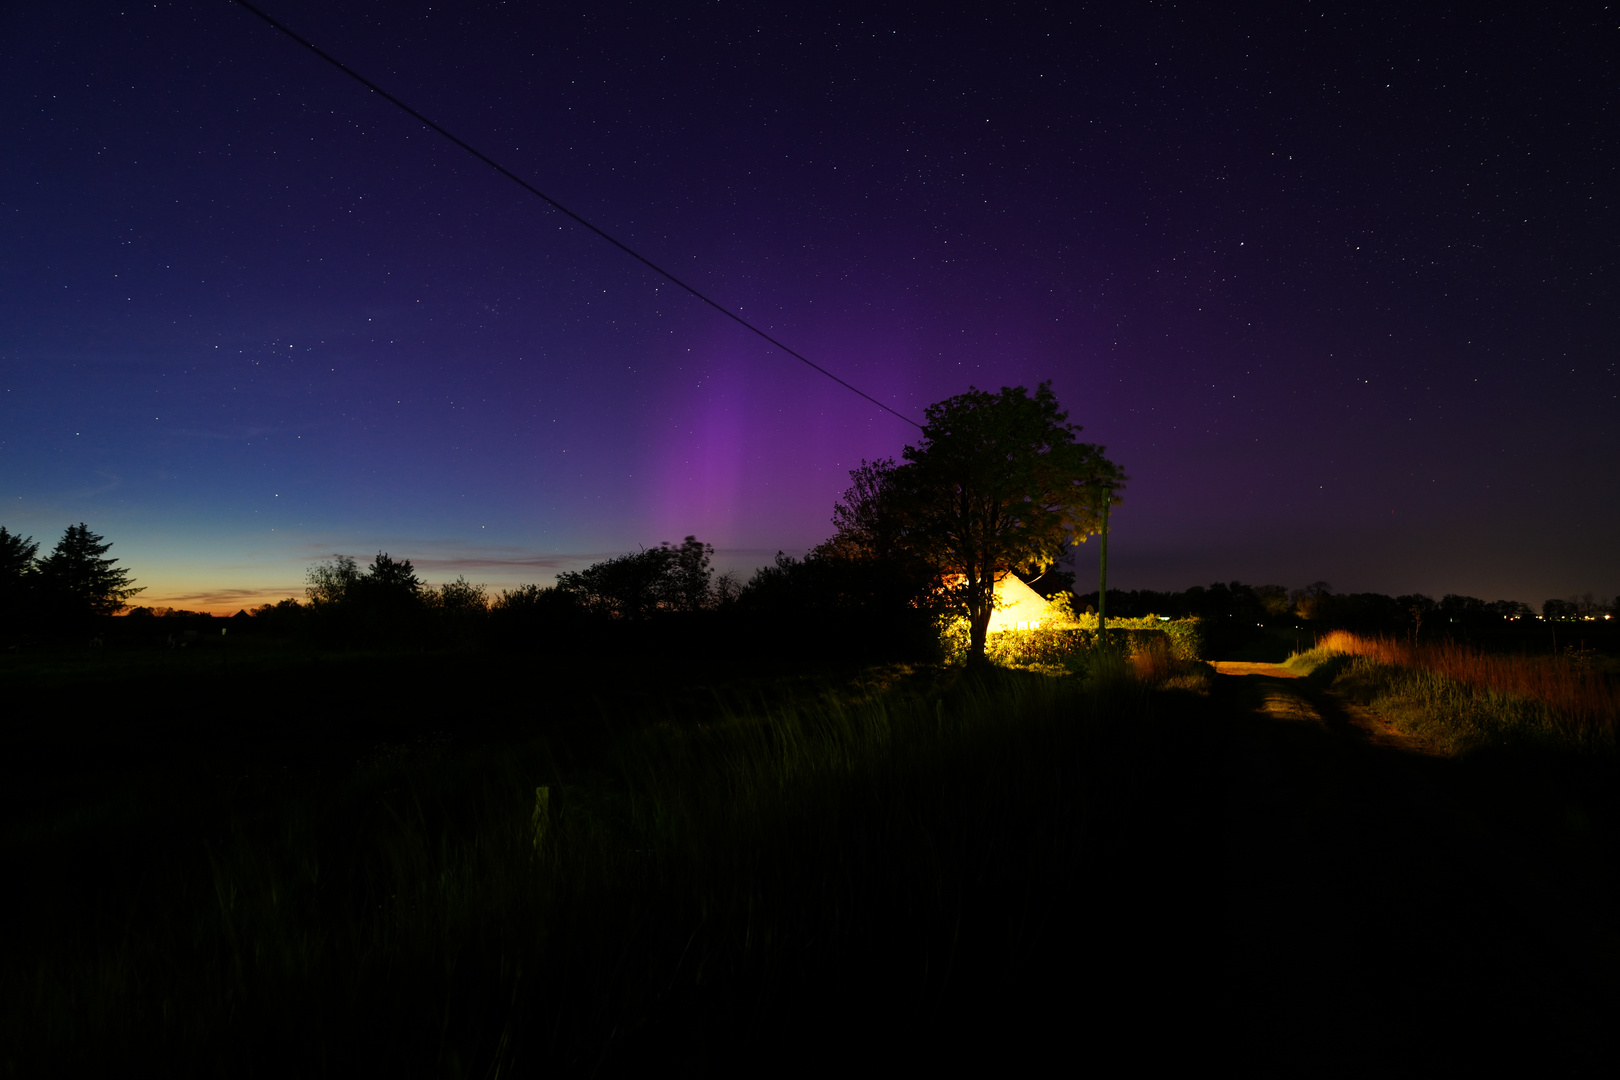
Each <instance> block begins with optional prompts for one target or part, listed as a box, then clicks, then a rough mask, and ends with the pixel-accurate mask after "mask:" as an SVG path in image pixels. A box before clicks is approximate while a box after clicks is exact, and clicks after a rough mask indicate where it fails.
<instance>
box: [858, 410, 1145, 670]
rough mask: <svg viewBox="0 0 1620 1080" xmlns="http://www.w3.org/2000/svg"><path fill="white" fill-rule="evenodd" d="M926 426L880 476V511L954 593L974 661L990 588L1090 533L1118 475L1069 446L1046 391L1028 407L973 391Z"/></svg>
mask: <svg viewBox="0 0 1620 1080" xmlns="http://www.w3.org/2000/svg"><path fill="white" fill-rule="evenodd" d="M925 418H926V420H927V423H925V424H924V425H923V439H922V442H921V443H919V444H918V445H917V446H907V447H906V448H905V452H904V454H903V455H902V456H903V457H904V458H905V460H906V464H905V465H901V466H899V467H897V468H895V469H892V470H888V471H887V473H886V476H885V477H884V479H883V481H882V486H883V487H885V488H887V489H888V493H887V494H885V495H883V496H880V498H879V500H878V505H879V506H881V507H883V508H885V510H886V511H889V512H892V513H893V514H895V515H896V518H897V520H896V530H897V535H898V543H899V544H901V545H902V546H904V547H905V548H906V549H908V550H909V551H911V552H913V553H914V554H916V555H918V556H921V557H922V558H924V559H926V560H928V561H929V562H930V563H931V564H932V565H933V566H934V567H935V568H936V569H937V570H938V572H939V573H941V574H942V575H946V576H948V577H950V578H951V579H952V580H954V581H955V582H956V584H955V585H954V587H953V590H952V591H953V593H954V595H955V596H956V598H957V599H958V600H959V601H960V602H961V604H962V606H963V607H964V608H965V609H966V612H967V617H968V628H969V658H970V659H972V660H975V661H982V660H983V659H984V646H985V637H986V633H987V631H988V629H989V625H990V614H991V612H992V611H993V610H994V607H995V583H996V580H997V579H998V578H999V577H1001V576H1002V575H1003V574H1006V573H1009V572H1011V571H1013V570H1015V569H1019V568H1042V567H1046V566H1049V565H1051V564H1052V563H1055V562H1057V560H1058V559H1059V558H1061V557H1062V556H1063V555H1064V554H1065V553H1066V552H1068V550H1069V549H1070V547H1072V546H1073V545H1074V544H1077V543H1080V542H1082V541H1084V540H1085V538H1086V537H1087V536H1088V535H1090V534H1092V533H1095V532H1097V531H1098V530H1099V529H1100V528H1101V527H1102V515H1103V508H1104V506H1105V505H1112V504H1114V503H1117V502H1118V501H1119V500H1118V495H1117V492H1118V491H1119V490H1120V489H1121V488H1123V486H1124V484H1125V475H1124V473H1123V472H1121V471H1120V469H1119V467H1118V466H1117V465H1115V464H1114V463H1113V462H1111V461H1109V460H1108V459H1107V458H1106V457H1104V456H1103V448H1102V447H1100V446H1096V445H1093V444H1090V443H1082V442H1079V441H1078V440H1077V439H1076V436H1077V435H1078V434H1079V433H1080V428H1079V426H1078V425H1075V424H1070V423H1068V418H1069V414H1068V413H1066V412H1064V411H1063V410H1062V409H1060V408H1059V407H1058V402H1057V397H1056V395H1054V394H1053V393H1052V384H1051V383H1049V382H1046V383H1041V384H1040V385H1039V386H1038V387H1036V389H1035V394H1034V396H1033V397H1031V396H1030V394H1029V392H1028V391H1027V390H1026V389H1024V388H1023V387H1021V386H1018V387H1005V386H1004V387H1002V388H1001V392H1000V393H996V394H992V393H989V392H988V391H983V390H978V389H975V388H969V390H968V392H967V393H965V394H958V395H957V396H956V397H952V398H947V399H946V400H944V401H941V402H937V403H935V404H933V405H930V406H929V407H928V409H927V411H926V413H925ZM890 508H892V510H890Z"/></svg>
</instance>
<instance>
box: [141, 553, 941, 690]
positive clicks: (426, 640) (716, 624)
mask: <svg viewBox="0 0 1620 1080" xmlns="http://www.w3.org/2000/svg"><path fill="white" fill-rule="evenodd" d="M713 554H714V548H713V547H712V546H711V545H709V544H705V543H702V542H701V541H699V540H697V539H696V538H695V537H690V536H689V537H687V538H686V540H685V541H684V542H683V543H681V544H679V545H672V544H669V543H664V544H661V545H659V546H658V547H654V548H646V549H643V550H641V551H637V552H631V553H629V554H626V555H622V556H619V557H617V558H613V559H608V560H605V561H603V562H599V563H596V564H594V565H592V566H590V567H587V568H586V569H584V570H580V571H575V572H569V573H563V574H560V575H558V578H557V583H556V584H555V585H552V586H540V585H524V586H520V587H518V588H516V589H503V590H500V591H499V592H497V593H495V594H494V595H493V596H492V595H490V593H489V591H488V590H487V589H486V588H485V587H484V586H483V585H476V584H472V583H470V582H468V581H467V580H466V579H465V578H457V579H456V580H455V581H452V582H449V583H446V584H444V585H441V586H438V587H433V586H431V585H429V584H427V583H426V582H424V581H422V580H421V578H420V577H419V576H418V575H417V573H416V571H415V568H414V567H413V566H412V565H411V563H410V561H409V560H395V559H394V558H393V557H392V556H390V555H389V554H387V553H386V552H379V553H378V554H377V556H376V558H375V559H373V560H372V562H371V565H370V566H368V567H365V568H363V569H362V568H361V567H360V565H359V564H358V563H357V562H356V561H355V560H354V559H352V558H349V557H347V556H342V555H339V556H336V557H335V558H333V559H331V560H328V561H326V562H323V563H320V564H318V565H316V566H313V567H311V568H310V570H309V575H308V582H309V584H308V588H307V589H306V590H305V597H304V599H303V600H301V601H300V600H297V599H293V598H288V599H286V600H283V601H281V602H280V603H277V604H266V605H263V606H261V607H258V608H256V609H254V610H252V611H240V612H238V613H237V614H236V615H234V616H231V617H230V618H228V619H222V618H213V617H209V616H207V615H202V614H199V613H196V612H187V611H174V610H166V609H149V608H139V607H138V608H135V609H133V610H132V611H131V612H130V614H129V616H128V617H127V618H124V619H120V620H117V621H118V622H119V623H121V624H124V625H123V626H121V627H119V628H118V629H119V630H120V631H121V634H120V636H134V637H137V638H141V639H144V640H147V641H162V642H164V643H166V644H173V645H175V646H176V647H186V648H200V647H210V646H216V645H218V644H219V643H220V642H221V641H224V642H226V643H228V642H229V641H230V639H231V637H232V636H235V637H241V636H242V635H256V636H273V637H279V638H283V639H287V640H290V641H296V642H299V643H302V644H307V645H309V646H311V647H314V648H323V649H370V648H386V649H397V648H407V649H412V648H424V649H426V648H455V647H474V646H476V647H492V648H497V649H499V648H523V649H533V648H545V649H551V650H555V651H558V652H565V653H566V652H579V651H584V650H590V651H597V652H599V651H601V650H609V651H614V652H619V653H623V654H624V655H625V656H626V657H627V658H631V657H639V658H643V659H658V658H660V657H662V658H667V659H675V660H679V659H684V658H689V657H691V656H693V655H695V654H700V653H713V652H724V653H726V654H728V655H736V656H760V655H773V654H777V655H783V656H792V657H796V658H803V657H812V658H823V659H848V660H858V661H863V662H864V661H874V660H924V659H933V658H935V657H937V656H938V655H939V653H940V649H941V644H940V620H941V618H942V617H943V615H944V612H943V610H942V609H941V608H940V606H939V605H938V604H937V603H936V602H935V601H934V600H933V597H932V592H931V582H930V581H928V580H927V579H926V578H924V577H922V576H920V575H918V574H917V573H915V572H907V571H906V570H905V569H904V568H903V567H900V566H897V565H889V564H886V563H883V562H881V561H878V560H850V559H840V558H837V557H834V556H817V555H812V556H810V557H807V558H805V559H795V558H791V557H789V556H786V555H781V554H779V555H778V556H777V557H776V560H775V562H774V563H773V564H772V565H770V566H767V567H764V568H762V569H760V570H758V571H757V572H756V573H755V574H754V575H753V576H752V577H751V578H749V579H748V580H746V581H742V580H739V579H738V578H737V577H736V576H734V575H731V574H716V573H715V572H714V570H713V567H712V566H711V560H712V557H713ZM221 631H224V633H223V634H222V633H221Z"/></svg>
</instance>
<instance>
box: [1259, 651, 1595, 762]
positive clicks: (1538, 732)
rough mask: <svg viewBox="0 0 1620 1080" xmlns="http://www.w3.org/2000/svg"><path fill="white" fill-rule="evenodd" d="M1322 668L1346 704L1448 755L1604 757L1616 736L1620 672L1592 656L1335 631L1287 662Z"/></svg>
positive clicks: (1305, 670) (1293, 665)
mask: <svg viewBox="0 0 1620 1080" xmlns="http://www.w3.org/2000/svg"><path fill="white" fill-rule="evenodd" d="M1335 661H1337V662H1336V663H1335ZM1328 664H1332V668H1331V675H1332V678H1333V681H1334V683H1335V685H1337V686H1338V687H1339V688H1340V689H1342V690H1344V691H1345V692H1346V693H1348V694H1349V695H1350V696H1351V697H1352V698H1353V699H1355V700H1358V701H1360V702H1362V703H1363V704H1366V705H1368V706H1370V707H1371V708H1373V709H1374V710H1376V711H1377V712H1378V713H1379V714H1380V715H1382V716H1384V717H1386V718H1388V719H1390V720H1393V721H1395V722H1396V724H1397V725H1398V726H1399V727H1400V728H1401V730H1403V731H1405V732H1406V733H1407V734H1410V735H1414V736H1417V737H1419V738H1422V739H1425V740H1427V741H1428V742H1430V743H1432V744H1434V745H1435V746H1436V747H1438V748H1440V749H1441V750H1443V751H1444V752H1446V753H1450V754H1458V753H1466V752H1468V751H1471V750H1477V749H1484V748H1487V747H1491V746H1501V745H1507V744H1512V743H1524V742H1531V743H1536V742H1539V743H1552V744H1557V745H1560V746H1565V747H1571V748H1579V749H1583V750H1590V751H1595V752H1605V753H1611V752H1613V750H1614V749H1615V736H1616V732H1617V730H1620V678H1617V677H1616V676H1617V674H1620V673H1617V672H1614V671H1611V670H1608V668H1609V667H1610V666H1612V665H1611V662H1610V661H1609V660H1608V658H1606V657H1602V656H1598V655H1595V654H1589V653H1574V654H1569V653H1566V654H1563V655H1560V656H1522V655H1504V654H1499V653H1485V652H1481V651H1478V650H1476V649H1471V648H1469V647H1467V646H1465V645H1459V644H1456V643H1454V642H1448V641H1442V642H1423V643H1418V644H1412V643H1408V642H1404V641H1399V640H1393V639H1389V638H1368V637H1362V636H1359V635H1356V634H1350V633H1346V632H1345V631H1342V630H1337V631H1333V632H1332V633H1329V634H1327V635H1326V636H1324V637H1323V638H1322V639H1321V640H1320V642H1319V643H1318V644H1317V645H1316V647H1315V648H1313V649H1311V650H1309V651H1307V652H1303V653H1296V654H1295V655H1294V656H1293V657H1292V658H1290V659H1289V661H1288V666H1289V667H1290V668H1292V669H1293V670H1295V671H1299V672H1301V673H1310V672H1314V671H1317V670H1318V669H1320V668H1322V667H1323V666H1324V665H1328ZM1324 674H1326V672H1324Z"/></svg>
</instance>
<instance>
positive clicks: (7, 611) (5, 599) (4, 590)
mask: <svg viewBox="0 0 1620 1080" xmlns="http://www.w3.org/2000/svg"><path fill="white" fill-rule="evenodd" d="M37 551H39V545H38V544H37V543H35V542H34V538H33V537H32V536H27V537H24V536H19V535H17V534H16V533H13V532H8V531H7V530H6V527H5V526H4V525H0V620H4V621H6V622H10V621H11V620H12V619H16V618H19V617H21V616H22V615H24V614H25V612H26V611H27V608H28V601H29V598H30V596H31V594H32V592H33V590H32V586H33V584H34V553H35V552H37Z"/></svg>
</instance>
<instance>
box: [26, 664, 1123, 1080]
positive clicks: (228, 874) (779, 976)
mask: <svg viewBox="0 0 1620 1080" xmlns="http://www.w3.org/2000/svg"><path fill="white" fill-rule="evenodd" d="M1118 674H1119V673H1117V672H1116V673H1113V674H1112V675H1108V674H1100V675H1099V676H1098V677H1097V678H1093V679H1091V680H1089V681H1082V680H1077V679H1069V680H1056V679H1048V678H1041V677H1038V676H1034V675H1026V674H1023V673H1003V674H1000V675H995V674H992V675H990V676H986V677H975V678H968V677H962V678H960V679H958V680H957V681H955V682H954V683H952V684H951V685H949V686H947V687H945V688H944V689H942V690H938V691H934V692H926V693H917V692H901V691H898V690H894V689H884V688H881V687H879V688H875V689H872V690H870V691H869V692H867V693H864V694H848V693H846V694H824V695H822V696H820V697H817V698H807V699H802V700H797V701H788V702H780V701H779V702H776V703H772V704H768V705H755V704H751V703H749V702H747V701H738V700H727V699H721V700H717V701H716V704H715V708H714V709H713V710H712V713H711V714H710V715H709V716H708V717H707V718H706V719H704V720H703V721H701V722H685V721H682V722H675V721H660V720H658V719H657V718H656V717H635V718H620V719H617V720H615V719H613V718H604V720H603V725H602V730H601V732H600V733H599V738H597V740H596V741H595V742H594V743H590V744H588V745H587V744H580V743H576V744H571V745H566V746H565V745H560V744H556V743H548V742H547V741H545V740H536V741H534V742H533V743H531V744H528V745H524V746H509V747H495V748H487V749H484V750H481V751H477V752H472V753H464V754H460V755H454V754H445V753H443V752H442V751H439V750H435V749H434V748H433V747H432V746H427V747H424V748H417V749H416V750H414V751H411V752H408V753H404V754H403V755H400V756H397V757H395V758H391V759H381V760H377V761H374V762H372V763H370V764H369V765H367V766H365V767H364V768H361V769H359V770H358V771H357V772H355V773H354V774H353V775H350V776H347V777H344V778H342V779H341V781H339V782H333V783H328V784H324V785H316V786H314V787H312V788H310V789H308V790H304V791H297V792H291V793H284V794H282V795H280V796H277V797H275V798H273V799H269V800H264V799H260V800H243V799H236V798H234V797H232V796H231V795H230V794H229V793H225V794H220V795H218V796H208V797H206V798H205V797H202V796H198V797H197V798H195V799H193V800H192V801H191V802H190V803H183V804H181V805H180V808H179V809H177V810H175V811H174V813H173V814H172V815H171V816H170V817H169V818H167V819H154V818H152V817H150V816H149V817H147V818H145V819H142V820H143V821H144V824H142V825H139V826H132V827H121V826H120V824H119V822H118V821H117V820H116V819H110V820H107V821H103V822H101V823H99V825H98V827H97V828H96V829H94V830H92V831H88V832H86V833H85V834H84V835H83V836H82V837H81V842H80V843H79V844H78V845H77V847H76V848H75V847H71V846H70V847H69V848H66V849H64V848H62V847H61V846H60V844H59V843H57V844H55V846H53V847H52V848H50V849H49V850H47V849H45V848H44V847H41V846H39V845H36V846H35V847H33V848H29V847H27V846H26V845H22V846H18V845H12V846H11V850H10V851H9V852H8V855H9V856H10V862H11V865H12V867H13V870H14V872H15V873H16V874H17V875H18V876H17V877H16V878H14V881H15V883H16V884H15V888H14V895H13V896H12V900H13V902H14V903H15V905H16V908H17V911H16V913H15V914H14V916H13V925H16V924H17V920H19V919H20V920H23V921H25V922H26V924H27V925H28V927H29V930H30V933H29V934H28V935H27V936H26V938H19V939H18V940H17V941H15V942H14V943H13V947H12V948H11V949H9V950H8V953H9V955H8V957H7V959H6V962H5V967H4V974H3V983H0V993H3V1003H4V1008H3V1013H4V1019H3V1020H0V1063H3V1065H4V1067H5V1069H6V1070H7V1071H9V1072H12V1073H19V1074H31V1073H36V1072H41V1071H64V1070H66V1071H72V1070H75V1069H78V1068H105V1067H106V1066H108V1065H111V1064H113V1063H118V1064H119V1065H120V1066H122V1067H124V1068H127V1067H128V1066H129V1065H130V1064H132V1063H138V1064H139V1065H140V1066H141V1067H143V1068H147V1069H154V1068H155V1069H161V1070H162V1071H164V1072H166V1073H171V1074H189V1073H208V1074H212V1075H242V1076H250V1075H269V1074H273V1075H285V1074H286V1073H288V1072H294V1073H297V1074H300V1075H304V1074H312V1073H322V1072H338V1071H349V1072H352V1071H355V1070H361V1071H367V1072H376V1071H383V1070H386V1071H391V1072H404V1073H408V1074H416V1075H426V1074H431V1075H447V1076H452V1075H467V1074H469V1073H471V1072H474V1071H476V1072H478V1073H479V1074H480V1075H491V1074H496V1073H498V1074H500V1075H513V1074H533V1073H537V1072H542V1071H543V1072H547V1073H576V1072H579V1073H584V1072H597V1071H600V1070H603V1069H606V1070H607V1071H610V1072H611V1071H615V1070H616V1069H618V1068H629V1067H630V1066H631V1064H632V1063H634V1062H636V1061H641V1060H645V1059H646V1057H647V1056H648V1055H649V1054H653V1053H655V1052H656V1053H657V1054H669V1053H674V1052H676V1050H677V1049H681V1048H683V1047H684V1049H682V1050H681V1052H682V1053H686V1052H690V1053H696V1054H699V1055H700V1056H701V1055H710V1056H715V1055H720V1054H722V1053H731V1052H738V1053H740V1052H741V1050H740V1048H741V1047H743V1046H744V1045H751V1040H758V1039H760V1038H764V1037H765V1035H766V1034H767V1033H768V1032H770V1031H773V1030H784V1031H785V1030H789V1029H793V1030H800V1029H803V1028H804V1027H806V1026H807V1025H810V1026H814V1022H815V1020H816V1018H818V1017H819V1018H821V1019H822V1020H823V1021H828V1022H831V1021H830V1020H829V1018H835V1019H836V1021H837V1024H838V1025H839V1029H838V1030H839V1031H840V1032H843V1033H847V1032H848V1031H849V1030H852V1029H853V1028H854V1027H858V1026H859V1025H860V1024H862V1023H870V1022H873V1021H872V1018H873V1017H883V1018H884V1019H885V1022H891V1023H892V1022H898V1020H897V1018H901V1017H902V1015H903V1016H913V1015H914V1014H924V1013H928V1012H929V1011H930V1010H937V1008H938V1007H939V1006H940V1003H941V1002H945V1001H950V1000H954V999H961V1000H979V999H981V998H984V997H987V996H989V995H991V994H992V992H995V993H1000V992H1002V991H1001V990H999V989H997V988H1000V987H1003V986H1004V985H1005V982H1006V980H1007V979H1008V977H1009V972H1010V970H1011V969H1012V968H1017V966H1018V965H1019V964H1020V963H1023V962H1025V961H1024V960H1023V959H1022V958H1026V957H1029V956H1031V955H1048V954H1049V955H1051V956H1054V957H1055V956H1062V955H1067V954H1066V953H1065V951H1064V950H1065V948H1067V947H1068V946H1069V945H1072V943H1073V942H1072V935H1073V934H1074V933H1075V932H1077V928H1078V927H1083V926H1084V925H1085V923H1086V919H1085V917H1084V905H1082V904H1077V899H1076V898H1077V897H1079V896H1080V895H1082V893H1083V892H1084V891H1086V890H1090V891H1093V892H1096V891H1098V890H1100V889H1101V887H1102V886H1103V884H1104V882H1103V881H1102V880H1100V879H1099V878H1097V877H1094V876H1093V875H1095V874H1099V873H1103V871H1101V870H1099V869H1098V868H1099V867H1103V866H1105V865H1106V862H1107V860H1106V858H1105V857H1104V853H1105V852H1106V851H1107V850H1109V843H1110V842H1109V840H1108V837H1109V835H1110V834H1111V832H1114V833H1117V832H1119V830H1118V829H1111V826H1110V823H1111V822H1113V823H1116V824H1118V823H1125V825H1124V826H1122V827H1124V828H1126V829H1127V830H1128V827H1129V823H1130V822H1131V821H1132V820H1133V818H1140V817H1141V816H1142V815H1143V814H1144V813H1147V812H1149V809H1150V807H1149V808H1148V809H1144V806H1143V804H1144V803H1147V804H1151V802H1152V800H1153V798H1154V795H1153V793H1152V791H1151V790H1150V788H1148V787H1144V786H1142V785H1139V784H1134V783H1133V778H1134V777H1135V776H1136V773H1135V771H1134V770H1133V766H1132V765H1131V762H1132V761H1133V760H1136V759H1137V757H1139V756H1140V753H1141V752H1142V750H1141V748H1142V747H1143V746H1144V745H1145V744H1144V743H1143V740H1144V739H1146V740H1148V742H1151V741H1152V740H1153V738H1154V736H1153V728H1152V724H1151V723H1150V720H1151V710H1150V708H1149V706H1148V699H1147V697H1146V694H1145V692H1144V691H1143V690H1141V689H1140V688H1139V687H1138V686H1137V684H1135V683H1133V682H1131V681H1130V680H1128V679H1125V678H1120V677H1118ZM132 820H133V819H132ZM58 840H59V838H58ZM1113 888H1114V890H1115V891H1118V886H1117V885H1114V886H1113ZM1066 942H1067V943H1068V945H1066V944H1065V943H1066ZM1009 965H1011V968H1009ZM828 1037H829V1038H831V1037H832V1036H831V1035H829V1036H828ZM717 1047H729V1049H727V1050H721V1049H717Z"/></svg>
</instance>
